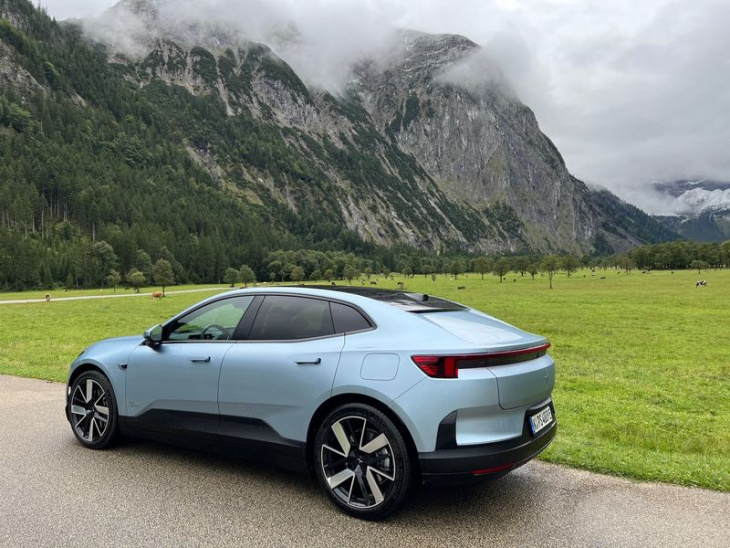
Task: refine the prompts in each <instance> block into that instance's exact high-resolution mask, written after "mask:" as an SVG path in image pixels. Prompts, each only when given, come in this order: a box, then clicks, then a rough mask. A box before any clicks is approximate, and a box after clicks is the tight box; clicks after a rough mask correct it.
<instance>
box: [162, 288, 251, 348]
mask: <svg viewBox="0 0 730 548" xmlns="http://www.w3.org/2000/svg"><path fill="white" fill-rule="evenodd" d="M251 301H253V296H245V297H233V298H230V299H223V300H221V301H215V302H212V303H210V304H207V305H205V306H202V307H200V308H198V309H196V310H193V311H192V312H190V313H189V314H186V315H185V316H183V317H182V318H178V319H177V320H175V321H174V322H173V323H171V324H170V325H168V326H167V327H166V328H165V335H166V336H165V340H169V341H225V340H228V339H231V338H232V337H233V332H234V331H235V330H236V326H238V322H240V321H241V318H242V317H243V314H244V313H245V312H246V309H247V308H248V307H249V305H250V304H251Z"/></svg>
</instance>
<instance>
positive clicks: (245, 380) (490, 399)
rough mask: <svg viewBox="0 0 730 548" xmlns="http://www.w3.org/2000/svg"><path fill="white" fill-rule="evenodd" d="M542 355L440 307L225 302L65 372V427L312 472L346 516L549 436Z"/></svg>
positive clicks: (311, 294) (378, 297) (550, 414)
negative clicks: (421, 483)
mask: <svg viewBox="0 0 730 548" xmlns="http://www.w3.org/2000/svg"><path fill="white" fill-rule="evenodd" d="M549 346H550V344H549V343H548V342H547V341H546V340H545V339H544V338H543V337H540V336H537V335H532V334H530V333H526V332H524V331H522V330H519V329H517V328H515V327H513V326H510V325H508V324H506V323H504V322H502V321H499V320H497V319H495V318H493V317H491V316H489V315H487V314H484V313H482V312H479V311H477V310H474V309H471V308H469V307H466V306H463V305H460V304H458V303H455V302H452V301H448V300H445V299H440V298H438V297H434V296H430V295H425V294H418V293H408V292H404V291H387V290H381V289H377V288H360V287H358V288H355V287H327V288H320V287H276V288H251V289H247V290H236V291H230V292H227V293H223V294H220V295H216V296H214V297H211V298H209V299H206V300H204V301H202V302H200V303H198V304H196V305H194V306H192V307H190V308H188V309H187V310H184V311H183V312H181V313H180V314H178V315H177V316H175V317H173V318H172V319H170V320H169V321H167V322H166V323H164V324H163V325H158V326H155V327H153V328H150V329H149V330H147V331H146V332H145V334H144V335H142V336H134V337H120V338H114V339H108V340H104V341H100V342H98V343H96V344H93V345H92V346H90V347H89V348H87V349H86V350H85V351H84V352H82V353H81V354H80V355H79V357H78V358H76V360H75V361H74V362H73V364H72V365H71V369H70V372H69V378H68V388H67V404H66V415H67V418H68V420H69V422H70V423H71V426H72V430H73V433H74V434H75V436H76V438H77V439H78V440H79V442H81V444H83V445H84V446H86V447H89V448H91V449H103V448H107V447H109V446H111V445H112V444H113V443H114V442H115V441H116V439H117V437H118V436H119V435H120V434H121V435H129V436H139V437H145V438H151V439H155V440H160V441H165V442H172V443H178V444H183V445H186V446H190V447H202V448H205V449H212V450H215V451H217V452H222V453H226V454H231V455H235V456H241V457H244V458H248V459H252V460H263V461H266V462H273V463H275V464H279V465H282V466H285V467H288V468H292V469H295V470H299V471H302V472H307V471H309V472H312V473H313V474H314V475H315V476H316V478H317V481H318V482H319V484H320V485H321V487H322V488H323V489H324V491H325V492H326V493H327V494H328V496H329V497H330V499H331V500H332V501H333V502H334V503H335V504H336V505H337V506H338V507H339V508H340V509H341V510H343V511H344V512H346V513H348V514H350V515H353V516H356V517H358V518H363V519H370V520H378V519H383V518H385V517H387V516H389V515H391V514H392V513H393V512H395V511H396V510H398V509H399V508H400V507H401V506H402V505H403V503H404V502H405V501H406V500H407V498H408V495H409V494H410V493H411V492H412V490H413V488H414V486H415V485H416V484H417V483H419V482H421V481H425V482H431V483H438V484H459V483H465V482H469V481H475V480H479V479H484V478H496V477H499V476H502V475H504V474H506V473H508V472H510V471H511V470H514V469H515V468H517V467H518V466H520V465H522V464H524V463H526V462H527V461H529V460H530V459H532V458H534V457H535V456H537V455H538V454H539V453H540V452H541V451H542V450H543V449H545V447H547V446H548V444H549V443H550V442H551V441H552V440H553V438H554V437H555V434H556V432H557V421H556V418H555V409H554V407H553V402H552V398H551V393H552V389H553V385H554V382H555V366H554V363H553V360H552V359H551V358H550V356H548V354H547V350H548V348H549Z"/></svg>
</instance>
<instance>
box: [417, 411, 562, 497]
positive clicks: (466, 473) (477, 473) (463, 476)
mask: <svg viewBox="0 0 730 548" xmlns="http://www.w3.org/2000/svg"><path fill="white" fill-rule="evenodd" d="M549 406H550V408H551V410H552V411H553V417H555V409H554V408H553V404H552V402H550V403H549ZM542 407H544V405H543V406H542ZM528 414H530V412H528ZM528 414H526V416H525V422H524V427H523V430H522V435H521V436H520V437H519V438H515V439H511V440H507V441H503V442H499V443H488V444H484V445H471V446H467V447H457V446H456V443H455V441H454V443H453V445H452V446H451V447H447V448H439V449H437V450H436V451H431V452H429V453H419V454H418V460H419V464H420V467H421V474H422V476H423V479H424V481H425V482H426V483H433V484H449V483H465V482H469V481H471V480H478V479H480V478H485V477H491V478H496V477H500V476H503V475H505V474H507V473H508V472H510V471H512V470H514V469H515V468H517V467H519V466H521V465H523V464H525V463H526V462H528V461H530V460H532V459H533V458H535V457H536V456H537V455H539V454H540V453H541V452H542V451H543V450H544V449H545V448H546V447H547V446H548V445H550V442H552V441H553V439H554V438H555V435H556V434H557V431H558V423H557V420H553V423H552V424H551V425H550V426H549V427H547V428H545V429H544V430H543V431H542V432H539V433H538V434H537V435H536V436H535V435H533V434H532V432H531V430H530V427H529V424H528V419H527V415H528ZM446 420H448V418H447V419H446ZM442 426H444V425H443V424H442ZM448 429H449V425H448V423H447V424H446V425H445V427H444V428H443V430H446V431H448ZM440 434H442V432H441V431H440ZM439 438H440V440H443V437H442V436H441V435H440V436H439ZM440 445H442V446H443V445H445V444H444V443H442V444H440Z"/></svg>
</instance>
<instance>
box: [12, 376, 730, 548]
mask: <svg viewBox="0 0 730 548" xmlns="http://www.w3.org/2000/svg"><path fill="white" fill-rule="evenodd" d="M63 391H64V387H63V386H62V385H60V384H56V383H49V382H44V381H34V380H28V379H17V378H13V377H4V376H0V546H2V547H6V546H8V547H15V546H19V547H21V546H22V547H26V546H28V547H44V546H75V547H86V546H93V547H101V546H115V547H116V546H134V547H142V546H154V547H160V546H176V547H178V546H245V547H248V546H262V547H267V548H269V547H276V546H298V547H299V546H324V547H327V548H339V547H344V546H358V547H378V548H381V547H384V546H398V547H409V546H413V547H419V548H423V547H428V546H445V547H446V546H448V547H461V546H480V547H481V546H489V547H502V546H515V547H516V546H519V547H527V546H541V547H543V546H560V547H563V546H565V547H582V546H586V547H596V548H597V547H607V548H608V547H611V548H617V547H624V546H625V547H632V548H633V547H651V546H660V547H662V548H668V547H679V546H681V547H690V546H698V547H703V548H710V547H714V546H718V547H719V546H722V547H723V548H727V547H728V546H730V494H726V493H716V492H711V491H704V490H700V489H691V488H683V487H674V486H667V485H657V484H647V483H634V482H629V481H625V480H622V479H617V478H611V477H604V476H600V475H596V474H591V473H588V472H582V471H576V470H571V469H567V468H563V467H560V466H554V465H549V464H545V463H540V462H534V463H531V464H528V465H527V466H524V467H523V468H521V469H519V470H517V471H515V472H514V473H512V474H510V475H508V476H507V477H505V478H503V479H501V480H499V481H496V482H494V483H491V484H488V485H485V486H481V487H479V488H476V489H471V490H466V491H465V490H435V489H428V490H426V489H424V490H421V491H420V492H419V493H417V495H416V496H415V498H414V500H413V501H412V502H411V504H410V505H409V506H408V507H407V508H406V510H405V511H404V512H402V513H400V514H398V515H397V516H395V517H394V518H392V519H391V520H389V521H388V522H385V523H367V522H362V521H359V520H355V519H352V518H349V517H347V516H344V515H343V514H341V513H339V512H338V511H337V510H336V509H335V508H334V507H333V506H332V505H331V504H330V503H329V502H328V500H327V499H326V497H325V496H324V494H323V493H320V492H319V490H318V488H317V487H316V485H315V484H314V482H313V481H310V480H309V479H308V478H305V477H301V476H298V475H296V474H293V473H290V472H287V471H282V470H277V469H273V468H269V467H265V466H259V465H252V464H248V463H245V462H242V461H236V460H230V459H224V458H221V457H217V456H211V455H208V454H204V453H196V452H191V451H186V450H181V449H177V448H174V447H170V446H165V445H159V444H154V443H149V442H142V441H127V442H124V443H123V444H122V445H121V446H120V447H118V448H117V449H114V450H111V451H99V452H97V451H90V450H87V449H84V448H82V447H81V446H80V445H79V444H78V443H77V442H76V441H75V439H74V437H73V434H72V433H71V429H70V427H69V425H68V423H67V422H66V420H65V418H64V416H63ZM556 443H559V437H558V440H557V441H556Z"/></svg>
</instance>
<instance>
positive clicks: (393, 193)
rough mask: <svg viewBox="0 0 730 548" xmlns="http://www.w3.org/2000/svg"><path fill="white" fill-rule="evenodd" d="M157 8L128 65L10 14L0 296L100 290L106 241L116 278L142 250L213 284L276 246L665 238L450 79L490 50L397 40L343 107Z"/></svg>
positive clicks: (25, 7) (0, 10)
mask: <svg viewBox="0 0 730 548" xmlns="http://www.w3.org/2000/svg"><path fill="white" fill-rule="evenodd" d="M155 5H156V4H155V3H154V2H148V1H144V0H134V1H133V2H127V3H125V4H124V5H123V6H122V7H124V8H125V9H126V10H127V11H128V12H129V11H130V10H131V12H132V13H133V14H134V15H135V16H136V17H140V18H143V20H144V23H145V24H144V25H142V28H144V29H145V33H146V34H145V36H144V37H143V38H144V39H143V40H140V41H139V42H138V45H139V46H141V49H140V50H138V51H137V53H136V55H129V54H125V53H124V52H120V51H119V49H118V48H117V47H116V45H115V44H113V43H110V44H106V45H105V44H99V43H95V42H93V41H91V40H90V39H89V38H88V37H86V36H84V35H83V33H82V31H81V29H80V28H79V27H77V26H74V25H68V24H67V25H59V24H57V23H56V22H54V21H52V20H51V19H49V18H48V17H47V16H46V15H45V14H44V13H42V12H40V11H38V10H36V9H35V8H34V7H33V6H32V5H31V4H30V3H29V2H27V1H26V0H0V17H1V18H2V20H0V91H1V92H2V94H1V95H0V135H2V137H3V138H2V139H1V140H0V159H2V162H1V163H0V266H2V268H1V269H0V277H2V278H3V279H0V284H9V283H13V284H16V286H28V285H33V284H38V283H46V282H48V281H49V280H59V279H60V280H67V279H68V278H69V276H70V277H71V278H72V280H73V281H74V282H75V283H83V284H86V283H93V280H92V279H91V277H90V275H89V274H88V272H89V268H88V263H89V262H90V261H92V258H93V253H92V248H93V246H94V244H98V243H99V242H100V241H103V242H106V243H108V244H109V245H111V247H112V249H113V252H114V254H115V255H116V256H117V258H118V267H119V269H120V270H121V271H123V272H126V271H127V270H128V269H129V268H131V267H132V266H134V265H135V264H137V263H138V262H139V260H138V257H139V254H140V252H143V253H145V254H146V255H148V256H150V257H152V258H153V259H157V258H167V259H169V260H170V261H171V262H172V263H173V264H174V265H175V266H176V269H177V272H178V273H179V274H181V275H184V276H185V277H186V278H187V279H190V280H192V281H197V280H201V281H203V280H205V281H208V280H210V281H213V280H218V279H220V278H221V276H222V273H223V271H224V270H225V268H226V267H227V266H229V265H234V266H238V265H240V264H242V263H249V264H252V265H254V266H256V265H260V264H261V261H262V260H263V257H264V255H265V254H266V252H267V251H269V250H272V249H297V248H302V247H304V248H314V249H321V250H328V249H331V250H343V251H355V252H359V253H373V252H374V250H375V249H376V246H379V247H378V249H385V248H392V247H393V246H406V247H408V248H412V249H421V250H424V251H431V252H436V251H439V252H443V251H448V250H454V251H462V252H467V251H470V252H490V253H500V252H518V251H527V250H532V251H538V252H548V251H561V250H564V251H570V252H574V253H584V252H591V251H610V250H622V249H626V248H628V247H629V246H631V245H634V244H636V243H640V242H647V241H657V240H662V239H667V238H671V237H672V233H671V232H669V231H667V230H664V229H662V228H661V227H660V226H659V225H658V224H657V223H655V222H654V221H652V220H650V219H649V218H648V217H646V216H643V217H642V215H643V214H642V213H641V212H638V210H637V211H631V215H632V216H634V217H637V218H640V222H639V224H640V225H642V227H643V228H642V230H640V231H637V230H636V223H628V224H627V223H626V222H625V219H624V216H626V215H627V214H628V213H627V212H628V211H629V210H628V209H627V208H626V205H625V204H623V203H621V202H620V201H618V200H615V199H613V201H611V200H608V201H607V200H595V199H594V198H593V196H592V194H591V192H590V191H589V190H588V189H587V188H586V187H585V185H584V184H583V183H582V182H580V181H578V180H577V179H575V178H573V177H571V176H570V174H569V173H568V172H567V170H566V168H565V165H564V162H563V160H562V158H561V157H560V154H559V152H558V151H557V149H555V147H554V146H553V145H552V143H551V142H550V140H549V139H548V138H547V137H546V136H544V135H543V134H542V133H541V132H540V130H539V128H538V126H537V122H536V121H535V118H534V115H533V114H532V112H531V111H530V110H529V109H528V108H527V107H526V106H524V105H523V104H522V103H520V102H519V100H518V99H517V98H516V97H514V95H513V94H512V93H511V91H510V90H509V87H508V84H507V83H506V82H504V81H500V80H499V79H496V80H493V81H489V82H487V83H486V84H485V83H484V82H477V83H475V84H469V85H466V84H463V83H459V82H458V81H459V79H460V77H459V73H458V72H457V74H456V76H453V75H451V76H450V75H449V72H448V71H449V70H451V69H452V68H455V69H460V70H464V69H463V67H464V66H466V67H467V69H468V62H469V60H470V59H471V57H470V56H471V55H473V54H474V53H475V52H477V51H478V49H479V48H478V46H476V45H475V44H473V43H472V42H470V41H469V40H467V39H466V38H463V37H458V36H450V35H446V36H432V35H425V34H421V33H413V32H403V33H400V34H399V35H398V38H397V42H396V44H394V47H393V48H392V53H391V55H390V57H388V58H385V59H372V60H369V61H368V60H365V61H363V62H362V63H361V64H359V65H358V66H356V67H354V68H353V71H354V72H353V74H354V75H356V76H357V78H355V79H353V81H352V83H351V85H350V86H349V87H348V88H347V89H346V90H345V91H344V92H343V93H341V94H339V95H337V96H335V95H333V94H331V93H329V92H327V91H325V90H321V89H315V88H309V87H307V86H306V85H305V84H304V82H303V81H302V80H301V79H300V78H299V76H298V75H297V74H296V73H295V72H294V71H293V70H292V69H291V67H290V66H289V65H287V64H286V63H285V62H284V61H282V60H281V59H280V58H279V57H277V56H276V54H275V53H274V52H273V51H272V50H271V48H269V47H268V46H266V45H264V44H261V43H255V42H250V41H247V40H245V39H244V38H241V37H238V36H228V35H225V36H224V35H218V36H216V39H215V40H212V41H211V40H210V35H209V34H208V35H205V34H201V33H198V34H196V33H193V34H192V35H191V34H190V32H189V31H190V28H187V27H186V30H187V31H188V32H187V33H186V34H185V36H182V35H180V34H179V32H176V29H167V28H165V27H164V21H159V19H157V15H156V11H155ZM177 30H179V29H177ZM191 36H192V38H191ZM206 36H207V38H206ZM191 40H192V42H197V43H190V41H191ZM186 41H187V42H186ZM199 44H203V45H205V46H207V47H203V46H202V45H199ZM211 44H214V45H215V47H213V46H211ZM463 63H467V65H463ZM608 202H610V205H607V204H608Z"/></svg>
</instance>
